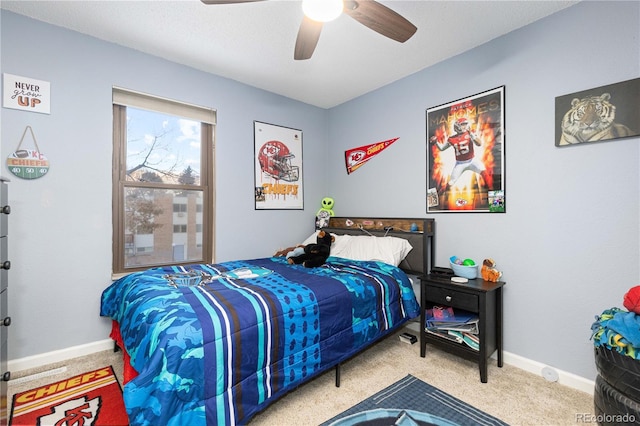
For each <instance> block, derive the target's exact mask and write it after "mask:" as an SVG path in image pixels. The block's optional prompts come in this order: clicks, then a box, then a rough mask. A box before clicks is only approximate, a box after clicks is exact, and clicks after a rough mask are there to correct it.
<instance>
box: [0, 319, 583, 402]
mask: <svg viewBox="0 0 640 426" xmlns="http://www.w3.org/2000/svg"><path fill="white" fill-rule="evenodd" d="M406 327H407V328H409V329H410V330H411V331H413V332H415V333H417V334H420V332H419V325H418V324H417V323H409V324H407V325H406ZM112 349H113V340H111V339H105V340H100V341H98V342H93V343H87V344H85V345H80V346H73V347H70V348H66V349H61V350H58V351H53V352H47V353H44V354H40V355H33V356H29V357H25V358H20V359H14V360H9V362H8V370H9V371H22V370H28V369H30V368H37V367H42V366H44V365H47V364H53V363H56V362H61V361H66V360H68V359H71V358H77V357H81V356H85V355H89V354H92V353H96V352H102V351H106V350H112ZM495 356H496V355H495V354H493V358H495ZM503 361H504V362H505V364H509V365H512V366H514V367H517V368H520V369H522V370H525V371H528V372H529V373H533V374H536V375H538V376H542V377H544V376H543V374H542V369H543V368H551V369H553V370H554V373H557V376H558V383H560V384H561V385H564V386H568V387H570V388H573V389H577V390H579V391H582V392H586V393H588V394H591V395H593V392H594V388H595V382H594V381H593V380H588V379H585V378H584V377H580V376H578V375H575V374H573V373H569V372H566V371H562V370H558V369H554V368H553V367H550V366H547V365H545V364H542V363H540V362H538V361H533V360H530V359H528V358H524V357H522V356H520V355H516V354H512V353H510V352H503Z"/></svg>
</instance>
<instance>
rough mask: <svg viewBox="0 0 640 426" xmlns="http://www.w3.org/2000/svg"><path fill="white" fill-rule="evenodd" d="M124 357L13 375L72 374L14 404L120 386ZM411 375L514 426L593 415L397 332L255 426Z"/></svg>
mask: <svg viewBox="0 0 640 426" xmlns="http://www.w3.org/2000/svg"><path fill="white" fill-rule="evenodd" d="M402 331H405V330H401V331H400V332H402ZM400 332H398V333H400ZM410 332H411V333H413V334H415V332H413V331H410ZM121 355H122V354H121V353H120V352H118V353H114V352H112V351H104V352H100V353H97V354H93V355H91V356H87V357H83V358H76V359H73V360H69V361H67V362H60V363H56V364H51V365H48V366H43V367H41V368H38V369H34V370H28V371H20V372H12V379H17V378H19V377H23V376H30V375H33V374H34V373H39V372H40V373H41V372H46V371H50V370H53V369H61V368H62V369H66V371H65V372H63V373H60V374H55V375H50V376H46V377H41V378H38V379H37V380H30V381H26V382H22V383H15V382H13V380H12V381H9V395H8V404H9V407H10V406H11V399H12V395H13V394H14V393H17V392H21V391H23V390H29V389H33V388H34V387H37V386H39V385H43V384H47V383H51V382H55V381H58V380H62V379H64V378H65V377H72V376H74V375H77V374H80V373H83V372H85V371H90V370H92V369H97V368H100V367H103V366H105V365H112V366H113V367H114V370H115V371H116V374H117V375H118V379H119V380H120V383H122V358H121ZM41 374H42V373H41ZM44 374H46V373H44ZM407 374H412V375H413V376H415V377H418V378H420V379H422V380H424V381H425V382H427V383H429V384H431V385H433V386H435V387H437V388H439V389H441V390H443V391H445V392H447V393H449V394H450V395H453V396H455V397H456V398H459V399H461V400H463V401H465V402H467V403H468V404H471V405H473V406H475V407H476V408H479V409H481V410H483V411H485V412H487V413H489V414H491V415H493V416H495V417H498V418H499V419H501V420H503V421H505V422H507V423H509V424H511V425H575V424H579V423H584V421H583V420H582V419H584V418H585V415H586V416H592V415H593V413H594V411H593V396H592V395H590V394H587V393H584V392H581V391H578V390H575V389H572V388H569V387H567V386H563V385H560V384H558V383H552V382H548V381H546V380H545V379H544V378H542V377H541V376H537V375H534V374H531V373H528V372H526V371H523V370H521V369H518V368H515V367H513V366H510V365H505V366H504V367H502V368H498V367H497V365H496V364H495V361H494V362H493V363H492V364H491V365H490V366H489V380H488V383H481V382H480V374H479V371H478V366H477V365H476V364H474V363H473V362H471V361H467V360H463V359H460V358H458V357H455V356H453V355H450V354H448V353H446V352H443V351H440V350H438V349H436V348H434V347H433V346H430V345H427V356H426V357H425V358H420V348H419V344H418V343H416V344H414V345H409V344H407V343H402V342H400V341H399V339H398V338H397V336H395V335H394V336H390V337H389V338H387V339H385V340H383V341H381V342H379V343H377V344H376V345H374V346H372V347H371V348H369V349H368V350H366V351H365V352H363V353H362V354H360V355H357V356H355V357H354V358H352V359H350V360H349V361H347V362H346V363H344V364H343V366H342V376H341V378H342V380H341V386H340V387H339V388H337V387H336V386H335V370H330V371H328V372H326V373H324V374H322V375H320V376H318V377H317V378H315V379H313V380H312V381H311V382H309V383H306V384H304V385H302V386H300V387H299V388H298V389H296V390H294V391H293V392H290V393H289V394H287V395H285V396H284V397H283V398H281V399H280V400H278V401H276V402H275V403H274V404H272V405H271V406H269V407H268V408H267V409H266V410H264V411H263V412H261V413H260V414H258V415H257V416H255V417H254V418H253V419H252V421H251V422H250V425H251V426H272V425H279V426H285V425H296V426H297V425H318V424H320V423H322V422H324V421H326V420H328V419H330V418H332V417H334V416H335V415H337V414H339V413H341V412H342V411H344V410H346V409H348V408H349V407H351V406H353V405H355V404H357V403H358V402H360V401H362V400H363V399H366V398H367V397H369V396H371V395H373V394H374V393H376V392H377V391H379V390H381V389H384V388H385V387H387V386H389V385H390V384H392V383H394V382H396V381H398V380H400V379H402V378H403V377H405V376H406V375H407ZM12 382H13V383H12Z"/></svg>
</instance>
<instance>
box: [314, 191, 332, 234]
mask: <svg viewBox="0 0 640 426" xmlns="http://www.w3.org/2000/svg"><path fill="white" fill-rule="evenodd" d="M321 204H322V207H321V208H320V210H318V213H316V229H320V228H324V227H325V226H329V218H330V217H331V216H335V214H334V213H333V205H334V204H335V201H333V198H331V197H324V198H323V199H322V203H321Z"/></svg>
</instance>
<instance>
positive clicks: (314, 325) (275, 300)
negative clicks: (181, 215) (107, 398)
mask: <svg viewBox="0 0 640 426" xmlns="http://www.w3.org/2000/svg"><path fill="white" fill-rule="evenodd" d="M187 271H190V272H191V273H196V272H197V273H199V274H204V276H205V277H207V281H208V283H206V284H204V285H198V286H195V285H179V284H180V283H178V285H176V286H172V285H169V284H170V280H169V278H172V277H173V278H175V277H176V276H180V274H181V273H185V272H187ZM252 272H255V273H254V274H253V275H252V274H251V273H252ZM174 281H175V280H174ZM191 284H193V283H191ZM418 313H419V308H418V304H417V301H416V299H415V296H414V293H413V290H412V288H411V285H410V282H409V280H408V278H407V276H406V275H405V274H404V272H402V271H401V270H400V269H398V268H396V267H393V266H391V265H388V264H386V263H381V262H362V261H351V260H347V259H342V258H336V257H330V258H329V259H328V260H327V263H326V264H325V265H323V266H322V267H319V268H304V267H303V266H302V265H289V264H288V263H287V262H286V260H285V259H284V258H283V257H273V258H264V259H254V260H243V261H233V262H225V263H221V264H216V265H207V264H199V265H190V266H188V267H163V268H154V269H150V270H147V271H144V272H137V273H133V274H130V275H127V276H126V277H123V278H121V279H119V280H117V281H115V282H114V283H113V284H112V285H111V286H109V287H108V288H107V289H106V290H105V291H104V292H103V294H102V303H101V315H103V316H107V317H111V318H113V319H114V320H115V321H117V322H118V323H119V325H120V330H121V333H122V338H123V342H124V346H125V349H126V350H127V352H128V353H129V355H130V356H131V364H132V367H133V368H134V369H135V370H136V371H137V372H138V373H139V375H138V376H137V377H136V378H135V379H133V380H131V381H130V382H129V383H127V384H125V386H124V392H123V393H124V400H125V406H126V408H127V412H128V414H129V419H130V421H131V424H132V425H154V426H155V425H166V426H178V425H180V426H182V425H190V426H198V425H223V424H224V425H233V424H245V423H247V422H248V421H249V419H250V418H251V417H252V416H253V415H255V414H256V413H257V412H259V411H260V410H262V409H264V408H265V407H266V406H267V405H269V404H270V403H271V402H273V401H274V400H275V399H276V398H278V397H280V396H282V395H283V394H285V393H286V392H288V391H290V390H292V389H294V388H295V387H296V386H298V385H300V384H301V383H302V382H305V381H307V380H308V379H310V378H312V377H313V376H315V375H317V374H319V373H320V372H322V371H325V370H326V369H328V368H331V367H333V366H335V365H336V364H337V363H338V362H341V361H343V360H345V359H347V358H349V357H351V356H352V355H354V354H356V353H357V352H359V351H360V350H362V349H363V348H364V347H365V346H367V345H368V344H370V343H371V342H373V341H375V340H377V339H378V338H380V337H382V336H383V335H385V334H387V333H389V332H390V331H391V330H393V329H394V328H396V327H397V326H399V325H401V324H402V323H404V322H406V321H407V320H408V319H410V318H414V317H416V316H417V315H418Z"/></svg>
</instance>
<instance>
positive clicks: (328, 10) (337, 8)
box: [302, 0, 344, 22]
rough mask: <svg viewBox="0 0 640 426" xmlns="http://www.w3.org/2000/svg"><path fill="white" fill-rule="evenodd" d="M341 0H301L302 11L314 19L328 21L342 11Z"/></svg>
mask: <svg viewBox="0 0 640 426" xmlns="http://www.w3.org/2000/svg"><path fill="white" fill-rule="evenodd" d="M343 7H344V5H343V3H342V0H302V11H303V12H304V14H305V15H306V16H307V17H308V18H310V19H313V20H314V21H318V22H329V21H333V20H334V19H336V18H337V17H338V16H340V14H341V13H342V9H343Z"/></svg>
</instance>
